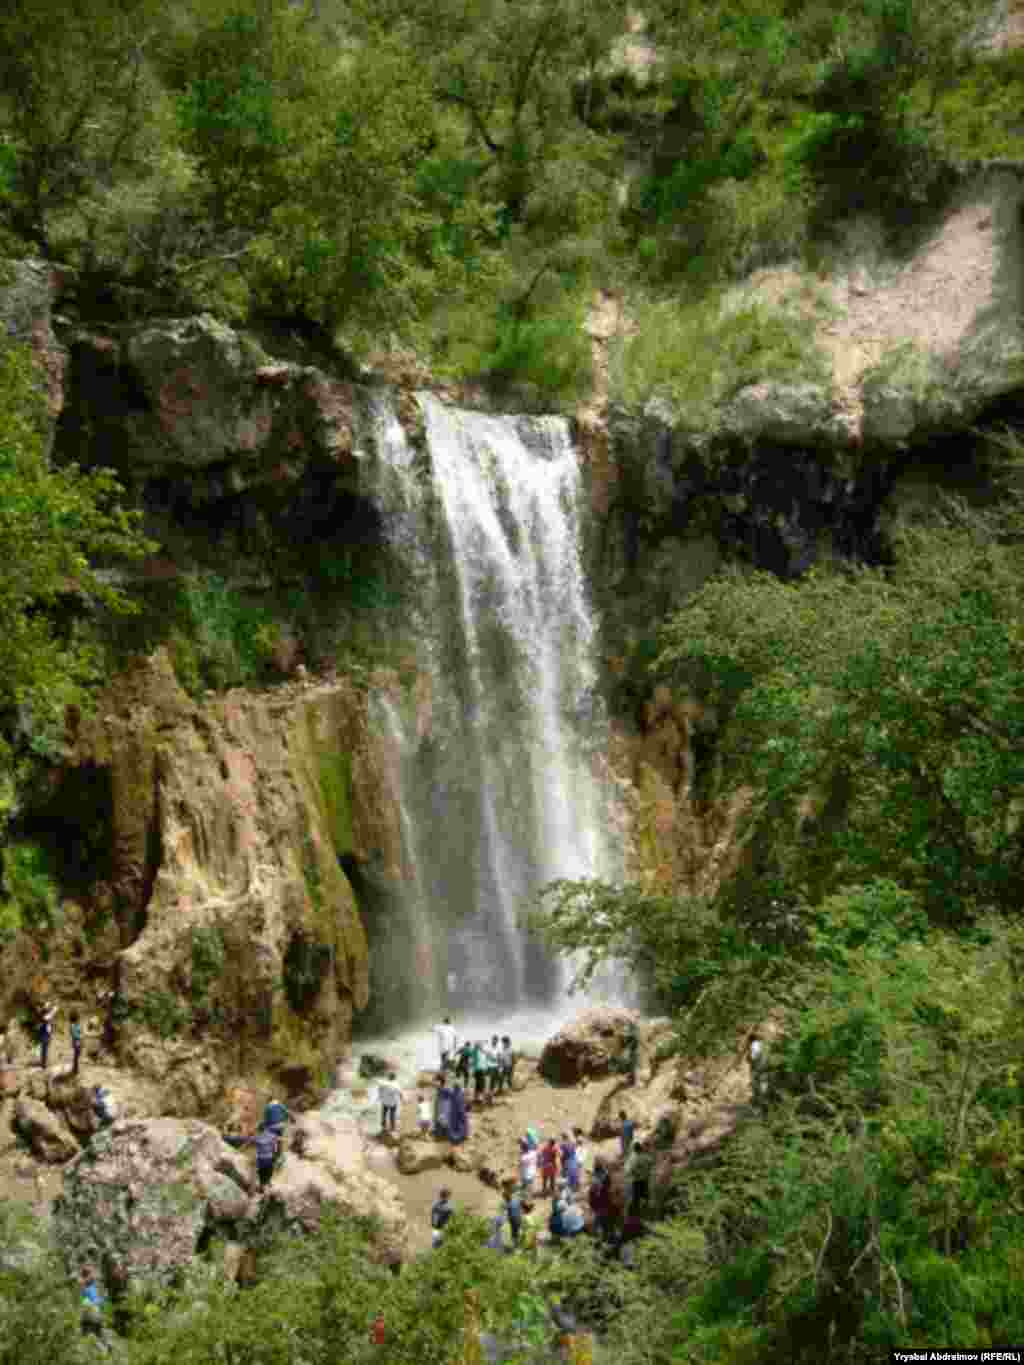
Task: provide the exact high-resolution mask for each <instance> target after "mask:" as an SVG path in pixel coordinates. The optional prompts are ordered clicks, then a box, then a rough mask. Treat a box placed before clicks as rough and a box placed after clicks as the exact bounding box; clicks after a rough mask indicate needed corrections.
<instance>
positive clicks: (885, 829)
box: [661, 525, 1024, 920]
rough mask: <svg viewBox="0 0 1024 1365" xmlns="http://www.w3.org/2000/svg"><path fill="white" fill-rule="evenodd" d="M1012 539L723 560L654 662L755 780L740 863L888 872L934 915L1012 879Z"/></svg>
mask: <svg viewBox="0 0 1024 1365" xmlns="http://www.w3.org/2000/svg"><path fill="white" fill-rule="evenodd" d="M1022 582H1024V561H1022V557H1021V552H1020V548H1019V545H1018V544H1017V543H1016V542H1015V541H1014V540H1010V541H1008V542H1007V543H1000V542H999V541H998V539H997V538H996V537H995V536H994V535H993V534H991V532H989V531H986V530H985V529H984V528H981V529H978V528H975V527H972V526H970V525H961V526H957V525H950V526H947V527H946V528H945V529H942V528H938V527H937V528H933V529H931V530H930V531H929V532H928V534H927V535H926V536H920V537H917V538H916V539H914V540H912V541H911V540H908V541H905V543H904V546H903V552H902V555H901V557H900V559H899V561H898V563H897V564H896V565H895V566H894V568H893V569H891V570H888V571H881V570H866V569H864V570H822V571H818V572H815V573H813V574H811V575H809V576H808V578H807V579H805V580H803V581H801V582H799V583H782V582H779V581H778V580H776V579H774V578H772V577H770V576H769V575H767V574H746V573H743V572H741V571H739V570H733V571H731V572H729V573H727V574H725V575H723V576H722V577H720V578H719V579H717V580H715V581H714V582H712V583H710V584H708V585H707V586H706V587H705V588H704V589H702V590H701V592H700V593H698V594H697V595H696V596H695V598H694V599H693V601H692V602H691V603H690V604H689V605H688V606H687V607H686V608H685V609H684V610H683V611H682V612H680V613H679V614H678V615H677V616H676V617H674V618H673V620H672V621H671V623H670V624H669V626H668V627H667V629H666V634H665V641H666V648H665V651H664V653H663V655H662V658H661V666H662V667H663V668H665V669H669V670H674V671H675V676H676V677H677V678H678V679H679V680H680V681H682V680H684V679H689V680H690V681H691V683H693V684H694V685H696V686H697V687H698V688H699V689H700V690H702V691H703V693H704V695H705V696H706V698H707V699H708V700H709V701H710V702H712V704H714V705H716V706H718V707H719V708H720V712H721V715H722V716H723V718H725V719H724V724H723V728H722V732H721V750H720V752H721V758H722V762H723V765H724V771H725V772H726V773H727V774H728V779H727V780H728V783H729V785H730V786H733V787H735V786H738V785H739V784H740V783H743V782H749V783H750V784H751V785H752V788H753V790H754V791H755V792H756V797H755V799H754V800H753V801H752V803H751V805H750V808H749V812H748V817H747V827H746V828H747V836H748V839H749V845H748V847H749V851H750V863H749V866H750V868H751V873H752V875H753V876H757V875H761V874H765V873H769V874H771V875H775V876H777V877H778V878H779V885H780V889H784V890H785V891H786V893H787V894H790V895H794V896H802V897H804V898H806V899H809V900H810V901H812V902H813V901H816V900H817V899H818V898H819V897H820V895H821V894H822V892H823V891H827V890H828V889H831V888H833V887H835V886H837V885H839V884H841V883H842V882H844V881H846V882H849V881H851V880H868V879H870V878H872V877H874V876H884V875H894V876H896V877H897V878H898V879H899V880H900V881H901V882H903V883H904V884H906V885H907V886H909V887H911V888H914V889H916V890H918V891H919V892H920V894H921V895H922V897H923V898H924V900H925V903H926V905H927V906H928V908H929V910H930V912H931V913H932V914H933V915H934V916H935V917H937V918H939V919H946V920H958V919H962V918H963V917H965V916H969V915H970V914H971V913H972V911H973V909H974V908H976V907H978V906H983V905H987V904H994V905H999V906H1002V907H1004V908H1006V909H1011V908H1013V907H1015V906H1017V905H1019V903H1020V897H1021V892H1022V889H1024V882H1022V877H1024V845H1022V843H1021V839H1020V829H1019V810H1020V803H1021V800H1022V797H1024V762H1022V758H1021V755H1022V752H1024V751H1022V748H1021V740H1022V738H1024V732H1022V729H1021V725H1022V720H1021V717H1022V714H1024V712H1022V711H1021V691H1020V687H1021V682H1020V680H1021V678H1022V677H1024V672H1022V667H1024V633H1022V627H1024V620H1022V617H1021V608H1020V604H1021V584H1022Z"/></svg>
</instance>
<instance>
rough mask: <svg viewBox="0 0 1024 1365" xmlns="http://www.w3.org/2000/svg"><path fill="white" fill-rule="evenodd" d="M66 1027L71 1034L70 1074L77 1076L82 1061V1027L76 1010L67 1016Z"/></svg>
mask: <svg viewBox="0 0 1024 1365" xmlns="http://www.w3.org/2000/svg"><path fill="white" fill-rule="evenodd" d="M68 1025H69V1032H70V1034H71V1053H72V1056H73V1057H74V1061H73V1062H72V1063H71V1074H72V1076H77V1075H78V1068H79V1065H80V1064H81V1061H82V1025H81V1023H80V1022H79V1018H78V1011H77V1010H72V1011H71V1013H70V1015H69V1016H68Z"/></svg>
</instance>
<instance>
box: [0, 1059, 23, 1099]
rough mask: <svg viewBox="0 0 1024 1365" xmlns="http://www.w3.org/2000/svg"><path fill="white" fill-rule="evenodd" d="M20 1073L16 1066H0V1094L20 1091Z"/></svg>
mask: <svg viewBox="0 0 1024 1365" xmlns="http://www.w3.org/2000/svg"><path fill="white" fill-rule="evenodd" d="M21 1085H22V1073H21V1072H20V1071H19V1070H18V1068H17V1067H13V1066H0V1096H3V1095H18V1094H20V1093H21Z"/></svg>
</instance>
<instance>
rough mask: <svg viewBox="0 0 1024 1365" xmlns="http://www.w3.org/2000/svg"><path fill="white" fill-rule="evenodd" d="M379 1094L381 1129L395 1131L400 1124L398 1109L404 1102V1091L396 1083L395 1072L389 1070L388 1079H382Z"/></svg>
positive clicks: (387, 1131) (383, 1131) (386, 1131)
mask: <svg viewBox="0 0 1024 1365" xmlns="http://www.w3.org/2000/svg"><path fill="white" fill-rule="evenodd" d="M377 1094H378V1096H379V1098H380V1130H381V1132H382V1133H389V1132H390V1133H393V1132H394V1131H395V1129H396V1128H397V1126H398V1111H399V1109H400V1108H401V1104H402V1092H401V1090H399V1088H398V1086H397V1085H396V1084H395V1073H394V1072H393V1071H389V1072H388V1078H387V1080H386V1081H381V1083H380V1086H379V1087H378V1091H377Z"/></svg>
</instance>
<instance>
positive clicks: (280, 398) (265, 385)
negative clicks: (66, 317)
mask: <svg viewBox="0 0 1024 1365" xmlns="http://www.w3.org/2000/svg"><path fill="white" fill-rule="evenodd" d="M68 344H69V348H70V354H71V364H72V370H71V381H72V393H71V401H70V402H69V405H68V411H67V413H66V415H65V418H64V421H63V422H62V425H61V447H62V452H63V453H64V454H66V455H68V456H70V457H74V458H78V459H80V460H82V462H83V463H101V464H105V465H110V466H112V467H114V468H117V469H119V470H121V471H122V472H124V473H125V474H126V475H128V476H130V477H131V478H132V479H133V480H137V479H139V478H148V477H152V476H153V475H155V474H159V473H160V472H161V471H168V470H173V471H174V473H175V475H176V477H178V478H182V477H184V478H185V479H187V480H188V481H189V484H190V487H191V489H192V494H193V497H200V496H203V497H206V498H216V497H218V496H224V495H226V494H232V493H238V492H240V491H242V489H245V488H250V487H256V486H260V485H265V484H269V485H273V484H285V485H287V484H289V483H294V482H295V481H296V480H297V479H298V478H300V476H301V474H302V472H303V470H304V468H305V466H306V464H307V462H309V461H310V460H312V461H314V462H316V463H317V464H319V465H321V466H324V467H326V468H330V469H331V470H333V472H334V473H335V474H336V475H337V477H338V478H340V479H341V480H342V481H343V482H346V481H347V482H349V483H350V484H352V485H353V486H354V483H355V478H356V471H357V462H356V458H355V448H354V422H355V416H354V414H355V408H356V405H357V400H356V392H355V390H354V388H353V386H352V385H351V384H350V383H348V382H347V381H344V380H341V379H337V378H333V377H331V376H330V375H327V374H325V373H324V372H323V371H322V370H319V369H317V368H316V367H315V366H311V365H300V364H293V363H290V362H285V361H279V360H275V359H274V358H273V357H271V356H269V355H268V354H267V353H266V352H265V351H264V350H263V349H262V347H261V345H260V344H259V342H257V341H256V340H255V339H254V338H253V337H252V336H250V335H249V334H247V333H243V332H238V331H236V330H235V329H234V328H232V327H230V326H228V325H227V324H226V323H223V322H220V321H218V320H217V319H216V318H214V317H211V316H209V315H208V314H201V315H200V316H198V317H189V318H177V319H167V320H161V321H152V322H147V323H141V324H126V325H124V326H122V327H120V328H115V329H112V330H108V331H106V332H103V333H98V332H94V331H90V330H88V329H83V328H79V329H77V330H74V331H72V332H71V333H70V334H69V336H68Z"/></svg>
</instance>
